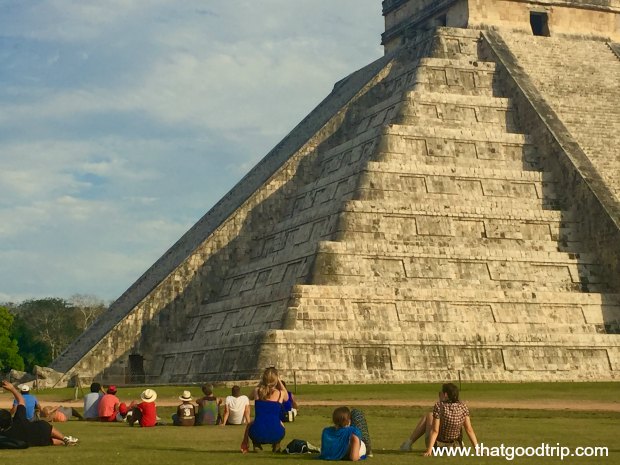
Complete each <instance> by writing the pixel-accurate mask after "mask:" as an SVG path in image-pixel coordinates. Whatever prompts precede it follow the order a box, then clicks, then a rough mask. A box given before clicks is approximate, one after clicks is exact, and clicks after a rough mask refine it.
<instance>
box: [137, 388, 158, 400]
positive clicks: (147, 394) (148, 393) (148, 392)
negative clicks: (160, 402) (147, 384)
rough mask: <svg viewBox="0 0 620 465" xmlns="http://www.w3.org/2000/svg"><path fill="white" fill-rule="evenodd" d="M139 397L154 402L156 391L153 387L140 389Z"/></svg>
mask: <svg viewBox="0 0 620 465" xmlns="http://www.w3.org/2000/svg"><path fill="white" fill-rule="evenodd" d="M140 399H142V401H143V402H155V399H157V393H156V392H155V391H154V390H153V389H145V390H144V391H142V394H140Z"/></svg>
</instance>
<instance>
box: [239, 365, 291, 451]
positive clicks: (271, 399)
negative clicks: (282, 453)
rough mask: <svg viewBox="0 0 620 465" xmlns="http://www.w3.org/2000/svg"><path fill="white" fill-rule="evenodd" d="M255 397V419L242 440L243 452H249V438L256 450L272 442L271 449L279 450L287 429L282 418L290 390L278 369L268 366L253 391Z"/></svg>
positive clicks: (247, 427)
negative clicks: (285, 385) (283, 407)
mask: <svg viewBox="0 0 620 465" xmlns="http://www.w3.org/2000/svg"><path fill="white" fill-rule="evenodd" d="M252 398H253V399H254V421H252V422H250V423H249V424H248V425H247V426H246V428H245V433H244V435H243V440H242V441H241V452H242V453H244V454H245V453H247V452H248V449H249V447H248V446H249V440H252V447H253V449H254V450H255V451H256V450H257V449H262V444H271V450H272V451H273V452H278V451H279V450H280V442H281V441H282V439H284V434H285V433H286V430H285V429H284V425H283V424H282V421H281V420H280V413H281V412H282V403H283V402H286V401H287V400H288V392H287V391H286V388H285V387H284V385H283V384H282V381H281V380H280V376H279V375H278V371H277V370H276V369H275V368H273V367H270V368H267V369H266V370H265V371H264V373H263V377H262V379H261V381H260V383H259V385H258V386H257V387H256V388H255V389H254V392H253V393H252Z"/></svg>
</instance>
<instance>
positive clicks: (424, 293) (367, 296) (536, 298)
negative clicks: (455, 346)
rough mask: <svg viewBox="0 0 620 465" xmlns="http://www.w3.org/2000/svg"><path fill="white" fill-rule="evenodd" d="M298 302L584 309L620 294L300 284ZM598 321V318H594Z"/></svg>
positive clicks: (616, 302) (617, 302) (615, 300)
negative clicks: (529, 306)
mask: <svg viewBox="0 0 620 465" xmlns="http://www.w3.org/2000/svg"><path fill="white" fill-rule="evenodd" d="M292 297H293V298H294V299H335V300H338V299H350V300H354V301H359V302H375V301H396V302H398V301H421V302H425V301H429V302H438V303H441V302H448V301H449V302H457V303H463V304H467V303H470V302H490V303H493V302H498V303H527V304H536V305H540V306H546V305H549V306H559V307H562V306H572V305H579V306H582V307H586V306H587V307H588V308H590V307H596V308H599V307H601V306H602V307H608V306H609V307H620V294H619V293H593V292H589V293H588V292H581V293H566V292H535V293H533V292H531V291H527V292H523V291H511V290H504V291H497V290H480V289H466V288H465V289H459V290H458V291H455V290H454V289H452V288H450V287H446V288H437V287H434V288H420V287H417V286H407V285H406V284H403V285H398V286H383V285H379V286H363V287H362V286H323V285H312V284H298V285H296V286H294V287H293V290H292ZM586 318H587V320H586V321H587V322H588V323H600V322H602V320H600V319H596V318H594V317H593V316H592V315H590V313H587V314H586ZM593 318H594V319H593Z"/></svg>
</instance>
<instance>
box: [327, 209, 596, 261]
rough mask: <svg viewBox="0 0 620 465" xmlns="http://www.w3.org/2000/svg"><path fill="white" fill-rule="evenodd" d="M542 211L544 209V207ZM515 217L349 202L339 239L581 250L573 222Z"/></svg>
mask: <svg viewBox="0 0 620 465" xmlns="http://www.w3.org/2000/svg"><path fill="white" fill-rule="evenodd" d="M542 212H544V210H543V211H542ZM523 213H524V214H523V215H515V216H514V217H513V218H506V217H502V215H505V212H504V211H502V210H495V211H494V212H493V213H489V214H486V215H485V214H480V213H477V214H468V213H457V212H453V213H451V214H444V213H443V212H441V211H434V212H428V211H424V210H423V209H415V210H414V209H410V210H405V209H390V210H388V211H383V212H382V211H380V210H379V209H372V208H350V207H349V204H348V203H347V205H346V206H345V208H344V212H343V213H342V215H341V216H340V219H339V221H338V226H337V230H338V231H339V232H340V233H339V235H338V239H339V240H341V241H347V240H362V241H363V240H367V241H374V240H386V241H396V242H405V243H411V242H420V241H425V242H428V241H435V242H437V243H442V244H444V243H446V241H452V240H457V241H461V242H462V241H466V242H473V243H475V242H476V241H478V242H480V243H481V244H482V243H484V244H486V245H487V246H493V245H497V246H500V245H501V244H504V246H505V247H507V248H511V247H517V248H524V247H531V248H532V249H533V250H560V251H564V252H580V251H581V252H583V251H584V250H583V249H582V248H581V249H580V248H579V247H582V246H583V245H582V242H581V240H580V236H579V234H578V232H577V228H576V224H575V222H572V221H567V220H561V219H560V218H559V217H557V218H546V219H544V218H538V219H535V218H534V215H531V216H529V217H528V215H527V213H528V212H523Z"/></svg>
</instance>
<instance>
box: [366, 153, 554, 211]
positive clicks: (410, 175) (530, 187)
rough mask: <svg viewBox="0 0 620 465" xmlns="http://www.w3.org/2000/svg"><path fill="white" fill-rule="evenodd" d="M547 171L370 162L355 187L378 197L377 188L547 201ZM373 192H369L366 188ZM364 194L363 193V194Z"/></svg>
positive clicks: (549, 186)
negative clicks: (545, 172) (357, 186)
mask: <svg viewBox="0 0 620 465" xmlns="http://www.w3.org/2000/svg"><path fill="white" fill-rule="evenodd" d="M550 178H551V176H550V174H544V173H540V172H537V171H514V170H513V171H510V170H491V169H480V168H470V167H459V168H458V169H457V168H456V167H446V166H441V165H422V164H415V165H414V164H413V163H384V162H370V163H368V165H367V166H366V168H364V173H363V175H362V177H361V181H360V185H359V189H363V190H364V191H365V195H376V196H378V197H372V198H382V194H381V192H387V193H388V194H387V195H388V196H390V193H391V192H394V191H396V192H398V193H399V194H405V195H408V194H410V195H411V196H412V197H417V198H420V197H422V198H423V197H425V196H427V195H428V196H429V198H432V197H434V196H435V195H437V194H438V195H458V196H460V197H461V198H462V200H465V201H467V200H472V199H477V198H486V199H496V198H510V199H513V198H518V199H524V200H529V201H540V202H549V201H553V200H555V199H556V198H557V195H556V189H557V187H558V185H557V183H556V182H554V181H552V180H551V179H550ZM371 191H372V192H375V193H376V194H371V193H370V192H371ZM366 198H367V197H366Z"/></svg>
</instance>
